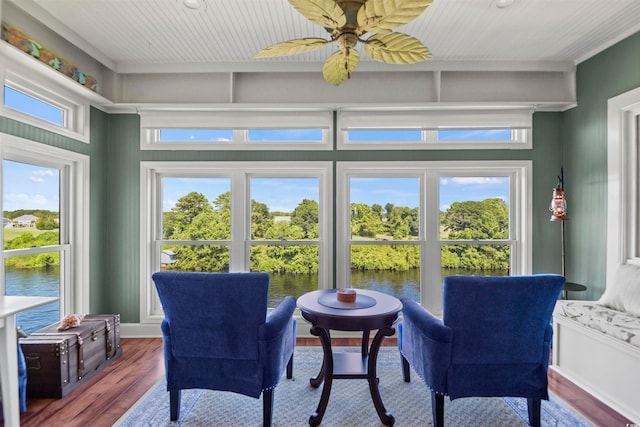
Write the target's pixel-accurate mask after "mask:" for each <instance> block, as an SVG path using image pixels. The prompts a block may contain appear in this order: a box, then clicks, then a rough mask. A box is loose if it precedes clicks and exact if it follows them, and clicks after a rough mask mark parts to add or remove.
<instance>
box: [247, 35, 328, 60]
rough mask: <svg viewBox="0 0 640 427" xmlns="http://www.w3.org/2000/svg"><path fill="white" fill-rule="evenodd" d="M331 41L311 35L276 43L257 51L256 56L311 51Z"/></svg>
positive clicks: (264, 56)
mask: <svg viewBox="0 0 640 427" xmlns="http://www.w3.org/2000/svg"><path fill="white" fill-rule="evenodd" d="M327 43H329V42H328V41H327V40H325V39H321V38H316V37H309V38H304V39H294V40H289V41H286V42H282V43H276V44H274V45H271V46H269V47H267V48H264V49H262V50H261V51H260V52H258V53H256V55H255V56H254V58H273V57H274V56H286V55H293V54H296V53H302V52H309V51H311V50H315V49H319V48H321V47H322V46H324V45H326V44H327Z"/></svg>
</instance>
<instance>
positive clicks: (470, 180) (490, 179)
mask: <svg viewBox="0 0 640 427" xmlns="http://www.w3.org/2000/svg"><path fill="white" fill-rule="evenodd" d="M451 181H452V182H453V183H454V184H459V185H497V184H502V183H503V182H504V177H494V176H457V177H453V178H451ZM443 184H446V182H443Z"/></svg>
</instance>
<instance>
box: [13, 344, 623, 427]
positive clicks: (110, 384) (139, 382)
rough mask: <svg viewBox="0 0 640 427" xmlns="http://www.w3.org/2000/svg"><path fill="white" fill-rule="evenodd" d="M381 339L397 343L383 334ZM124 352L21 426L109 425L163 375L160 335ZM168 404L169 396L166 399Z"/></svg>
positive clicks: (32, 406) (605, 416)
mask: <svg viewBox="0 0 640 427" xmlns="http://www.w3.org/2000/svg"><path fill="white" fill-rule="evenodd" d="M334 341H335V344H336V345H353V346H359V345H360V343H359V341H358V340H353V339H342V340H341V339H335V340H334ZM297 344H298V345H319V342H318V339H317V338H298V343H297ZM384 345H386V346H390V345H395V339H387V340H385V342H384ZM122 348H123V356H122V357H121V358H120V359H119V360H118V361H116V362H115V363H113V364H112V365H111V366H109V367H107V368H106V369H105V370H104V371H102V372H100V373H99V374H97V375H96V376H95V377H94V378H92V379H91V380H90V381H89V383H87V384H85V385H83V386H82V387H80V388H78V389H77V390H75V391H74V392H72V393H70V394H69V395H68V396H67V397H65V398H64V399H28V400H27V409H28V411H27V413H25V414H22V415H21V418H20V421H21V424H22V425H23V426H27V427H29V426H34V427H35V426H38V427H40V426H47V427H57V426H60V427H62V426H64V427H85V426H91V427H103V426H104V427H107V426H111V425H113V423H114V422H116V421H117V420H118V419H119V418H120V417H121V416H122V415H123V414H124V413H125V412H126V411H127V410H128V409H129V408H130V407H131V406H132V405H133V404H134V403H135V402H136V401H137V400H138V399H139V398H140V397H142V395H144V394H145V392H146V391H147V390H149V388H150V387H151V386H152V385H153V384H155V383H156V382H157V381H158V380H159V379H160V378H161V377H162V376H163V375H164V361H163V357H162V340H161V339H160V338H129V339H122ZM549 390H550V391H552V392H553V393H554V394H556V395H557V396H559V397H560V398H561V399H563V400H564V401H565V402H567V403H568V404H569V405H570V406H572V407H573V408H575V409H576V410H577V411H578V412H580V413H581V414H582V415H583V416H585V417H586V418H587V419H589V420H590V421H591V422H592V423H593V424H594V425H596V426H603V427H605V426H606V427H612V426H620V427H624V426H625V425H627V424H629V423H631V422H630V421H629V420H627V419H626V418H624V417H623V416H621V415H620V414H618V413H617V412H615V411H613V410H612V409H610V408H609V407H607V406H606V405H604V404H602V403H601V402H600V401H598V400H596V399H595V398H593V396H591V395H589V394H588V393H586V392H584V391H583V390H582V389H580V388H578V387H576V386H575V385H574V384H572V383H571V382H570V381H568V380H566V379H565V378H563V377H561V376H560V375H558V374H555V373H553V372H551V371H550V374H549ZM167 404H168V400H167Z"/></svg>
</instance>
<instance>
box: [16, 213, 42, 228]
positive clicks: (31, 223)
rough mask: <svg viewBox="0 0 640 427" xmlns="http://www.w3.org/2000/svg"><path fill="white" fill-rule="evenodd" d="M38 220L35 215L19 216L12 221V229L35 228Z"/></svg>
mask: <svg viewBox="0 0 640 427" xmlns="http://www.w3.org/2000/svg"><path fill="white" fill-rule="evenodd" d="M38 219H39V218H38V217H37V216H35V215H20V216H19V217H17V218H14V219H13V221H12V224H13V228H35V226H36V223H37V222H38Z"/></svg>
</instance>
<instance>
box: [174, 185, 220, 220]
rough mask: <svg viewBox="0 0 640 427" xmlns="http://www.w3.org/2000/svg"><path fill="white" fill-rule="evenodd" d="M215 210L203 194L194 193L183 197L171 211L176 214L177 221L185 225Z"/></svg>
mask: <svg viewBox="0 0 640 427" xmlns="http://www.w3.org/2000/svg"><path fill="white" fill-rule="evenodd" d="M212 209H213V208H212V206H211V205H210V204H209V201H208V200H207V198H206V197H205V196H204V194H202V193H198V192H195V191H192V192H191V193H189V194H187V195H186V196H182V197H180V198H179V199H178V201H177V202H176V205H175V207H173V208H171V211H173V212H175V213H176V220H177V221H180V222H182V223H184V224H191V221H193V219H194V218H195V217H197V216H198V215H199V214H200V213H202V212H208V211H211V210H212Z"/></svg>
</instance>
